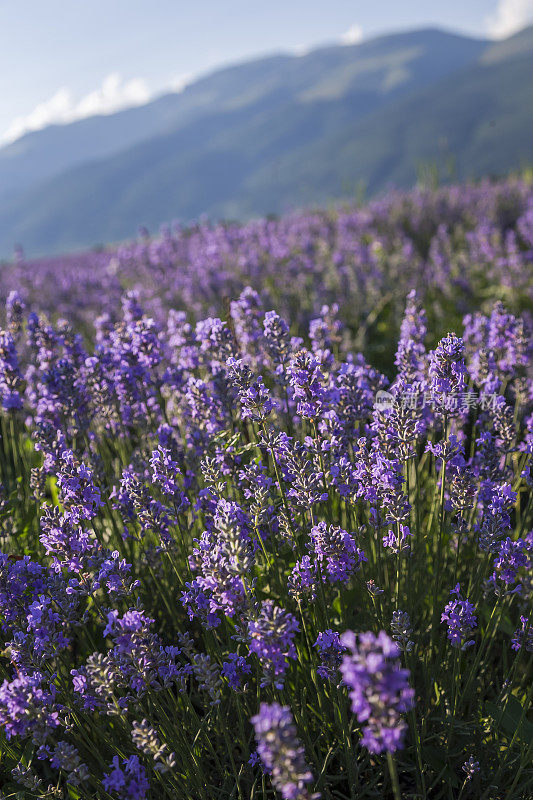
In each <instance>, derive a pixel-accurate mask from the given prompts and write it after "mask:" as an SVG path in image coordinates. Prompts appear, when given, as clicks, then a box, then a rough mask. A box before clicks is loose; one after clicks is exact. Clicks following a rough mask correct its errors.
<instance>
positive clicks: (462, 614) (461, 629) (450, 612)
mask: <svg viewBox="0 0 533 800" xmlns="http://www.w3.org/2000/svg"><path fill="white" fill-rule="evenodd" d="M450 594H451V595H456V598H455V599H454V600H450V602H449V603H447V604H446V606H445V607H444V611H443V613H442V615H441V622H446V624H447V625H448V639H449V640H450V642H451V643H452V647H460V648H461V650H466V648H467V647H471V646H472V645H473V644H474V640H473V639H468V637H469V636H470V635H471V634H472V629H473V628H475V627H476V626H477V617H476V615H475V613H474V612H475V608H474V606H473V605H472V603H470V602H469V601H468V600H463V599H462V598H461V587H460V585H459V584H457V585H456V586H455V588H454V589H452V590H451V591H450ZM465 639H466V640H467V641H465Z"/></svg>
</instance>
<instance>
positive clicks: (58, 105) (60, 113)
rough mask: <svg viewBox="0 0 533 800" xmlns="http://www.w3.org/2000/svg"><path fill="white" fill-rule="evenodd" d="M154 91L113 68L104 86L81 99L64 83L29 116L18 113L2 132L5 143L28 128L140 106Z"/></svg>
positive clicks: (143, 82) (33, 129)
mask: <svg viewBox="0 0 533 800" xmlns="http://www.w3.org/2000/svg"><path fill="white" fill-rule="evenodd" d="M150 97H151V93H150V91H149V89H148V86H147V84H146V81H144V80H143V79H142V78H132V79H130V80H127V81H123V80H122V77H121V76H120V75H119V74H118V72H113V73H111V75H108V76H107V77H106V78H104V80H103V81H102V84H101V86H99V87H98V88H97V89H95V90H94V91H92V92H89V94H87V95H85V96H84V97H82V98H81V99H79V100H76V99H75V98H74V97H73V95H72V92H71V91H70V89H67V88H66V87H64V86H63V87H62V88H60V89H58V90H57V92H55V94H53V95H52V97H50V99H49V100H45V101H44V102H42V103H39V104H38V105H37V106H36V107H35V108H34V109H33V111H31V112H30V113H29V114H27V115H26V116H22V117H17V118H16V119H14V120H13V122H12V123H11V125H10V126H9V127H8V129H7V130H6V131H5V133H4V135H3V136H2V140H3V143H5V144H7V143H9V142H14V141H15V139H18V138H19V137H20V136H22V135H23V134H25V133H27V132H28V131H37V130H40V129H41V128H45V127H46V126H47V125H53V124H65V123H67V122H74V121H75V120H77V119H84V118H85V117H92V116H94V115H95V114H112V113H113V112H114V111H119V110H120V109H121V108H128V107H129V106H138V105H142V104H143V103H146V102H148V100H149V99H150Z"/></svg>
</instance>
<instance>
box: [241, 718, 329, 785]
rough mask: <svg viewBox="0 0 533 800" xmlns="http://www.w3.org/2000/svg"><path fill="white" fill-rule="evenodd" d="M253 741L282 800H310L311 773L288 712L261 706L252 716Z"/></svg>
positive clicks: (264, 767)
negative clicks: (308, 785) (254, 740)
mask: <svg viewBox="0 0 533 800" xmlns="http://www.w3.org/2000/svg"><path fill="white" fill-rule="evenodd" d="M252 724H253V726H254V728H255V736H256V740H257V753H258V756H259V758H260V760H261V764H262V766H263V769H264V770H265V772H266V773H267V774H268V775H270V776H271V779H272V783H273V785H274V786H275V788H276V789H277V790H278V791H279V792H280V794H281V796H282V797H283V798H284V800H311V798H312V797H313V798H318V797H320V795H319V794H314V795H311V794H310V792H309V790H308V789H307V784H309V783H311V781H312V780H313V773H312V772H311V770H310V769H309V767H308V766H307V764H306V763H305V751H304V748H303V747H302V745H301V743H300V741H299V739H298V736H297V733H296V727H295V725H294V720H293V717H292V714H291V710H290V708H289V707H288V706H281V705H279V703H272V704H270V705H269V704H268V703H261V708H260V709H259V713H258V714H256V715H255V716H254V717H252Z"/></svg>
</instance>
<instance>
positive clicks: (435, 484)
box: [0, 179, 533, 800]
mask: <svg viewBox="0 0 533 800" xmlns="http://www.w3.org/2000/svg"><path fill="white" fill-rule="evenodd" d="M0 299H1V300H2V302H3V304H4V305H5V313H3V323H2V325H3V330H2V332H1V334H0V336H1V350H0V353H1V369H0V397H1V401H2V412H1V418H0V423H1V443H0V479H1V487H0V491H1V497H0V536H1V548H0V549H1V553H0V624H1V631H2V633H1V636H2V645H1V651H0V673H1V675H0V681H1V685H0V731H1V732H0V755H1V758H0V797H2V799H3V800H6V799H7V798H20V799H21V800H22V799H24V800H29V799H30V798H65V799H66V798H71V799H72V800H76V799H79V800H89V799H91V800H100V798H106V799H107V800H109V799H110V798H114V799H115V800H116V798H122V799H123V800H167V799H168V800H173V799H174V798H177V799H178V800H182V799H183V800H267V798H269V799H270V798H274V797H282V798H285V800H311V798H319V797H322V798H324V799H325V800H346V799H349V800H356V798H357V800H371V799H372V798H374V800H389V798H390V800H392V799H394V800H400V798H403V800H415V799H416V800H422V798H427V800H474V799H475V800H530V798H531V797H532V796H533V768H532V754H533V716H532V714H531V696H532V693H533V683H532V679H531V662H532V653H533V617H532V601H533V581H532V569H531V567H532V557H533V500H532V493H531V487H532V484H533V475H532V473H531V454H532V452H533V373H532V371H531V363H532V352H533V186H532V184H531V183H530V182H528V181H527V180H525V179H524V180H519V179H508V180H505V181H499V182H489V181H486V182H482V183H479V184H476V185H458V186H452V187H448V188H443V189H435V190H427V189H424V190H423V189H417V190H413V191H412V192H410V193H397V192H391V193H389V194H387V195H385V196H384V197H383V198H382V199H380V200H375V201H373V202H371V203H370V204H369V205H366V206H360V207H348V206H343V207H338V208H333V207H332V208H330V209H327V210H321V211H320V210H318V211H313V212H308V213H300V214H296V213H295V214H292V215H288V216H285V217H281V218H279V219H265V220H260V221H255V222H251V223H248V224H246V225H237V224H228V225H222V224H209V223H207V222H204V223H200V224H198V225H197V226H194V227H190V228H180V227H172V226H170V227H168V228H166V229H163V230H162V231H161V233H160V234H158V235H157V236H155V237H153V238H151V237H150V235H149V234H148V232H147V231H140V233H139V235H138V237H137V238H136V239H135V240H133V241H131V242H130V243H128V244H124V245H121V246H117V247H113V248H111V247H110V248H108V249H103V250H101V251H98V252H91V253H86V254H83V255H70V256H63V257H58V258H53V259H52V258H51V259H42V260H40V261H27V260H26V259H25V257H24V254H23V252H22V251H19V252H18V253H17V255H16V258H15V259H14V261H13V262H12V263H9V264H4V265H3V266H2V268H1V270H0Z"/></svg>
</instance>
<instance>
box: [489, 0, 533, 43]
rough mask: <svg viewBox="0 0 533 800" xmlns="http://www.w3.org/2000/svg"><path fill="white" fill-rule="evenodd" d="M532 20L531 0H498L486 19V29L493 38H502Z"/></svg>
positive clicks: (532, 4)
mask: <svg viewBox="0 0 533 800" xmlns="http://www.w3.org/2000/svg"><path fill="white" fill-rule="evenodd" d="M530 22H533V0H498V5H497V7H496V10H495V11H494V13H493V14H491V15H490V17H488V19H487V30H488V32H489V33H490V34H491V36H493V37H494V38H495V39H504V38H505V37H506V36H510V35H511V34H513V33H516V32H517V31H519V30H520V28H523V27H524V26H525V25H527V24H528V23H530Z"/></svg>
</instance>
